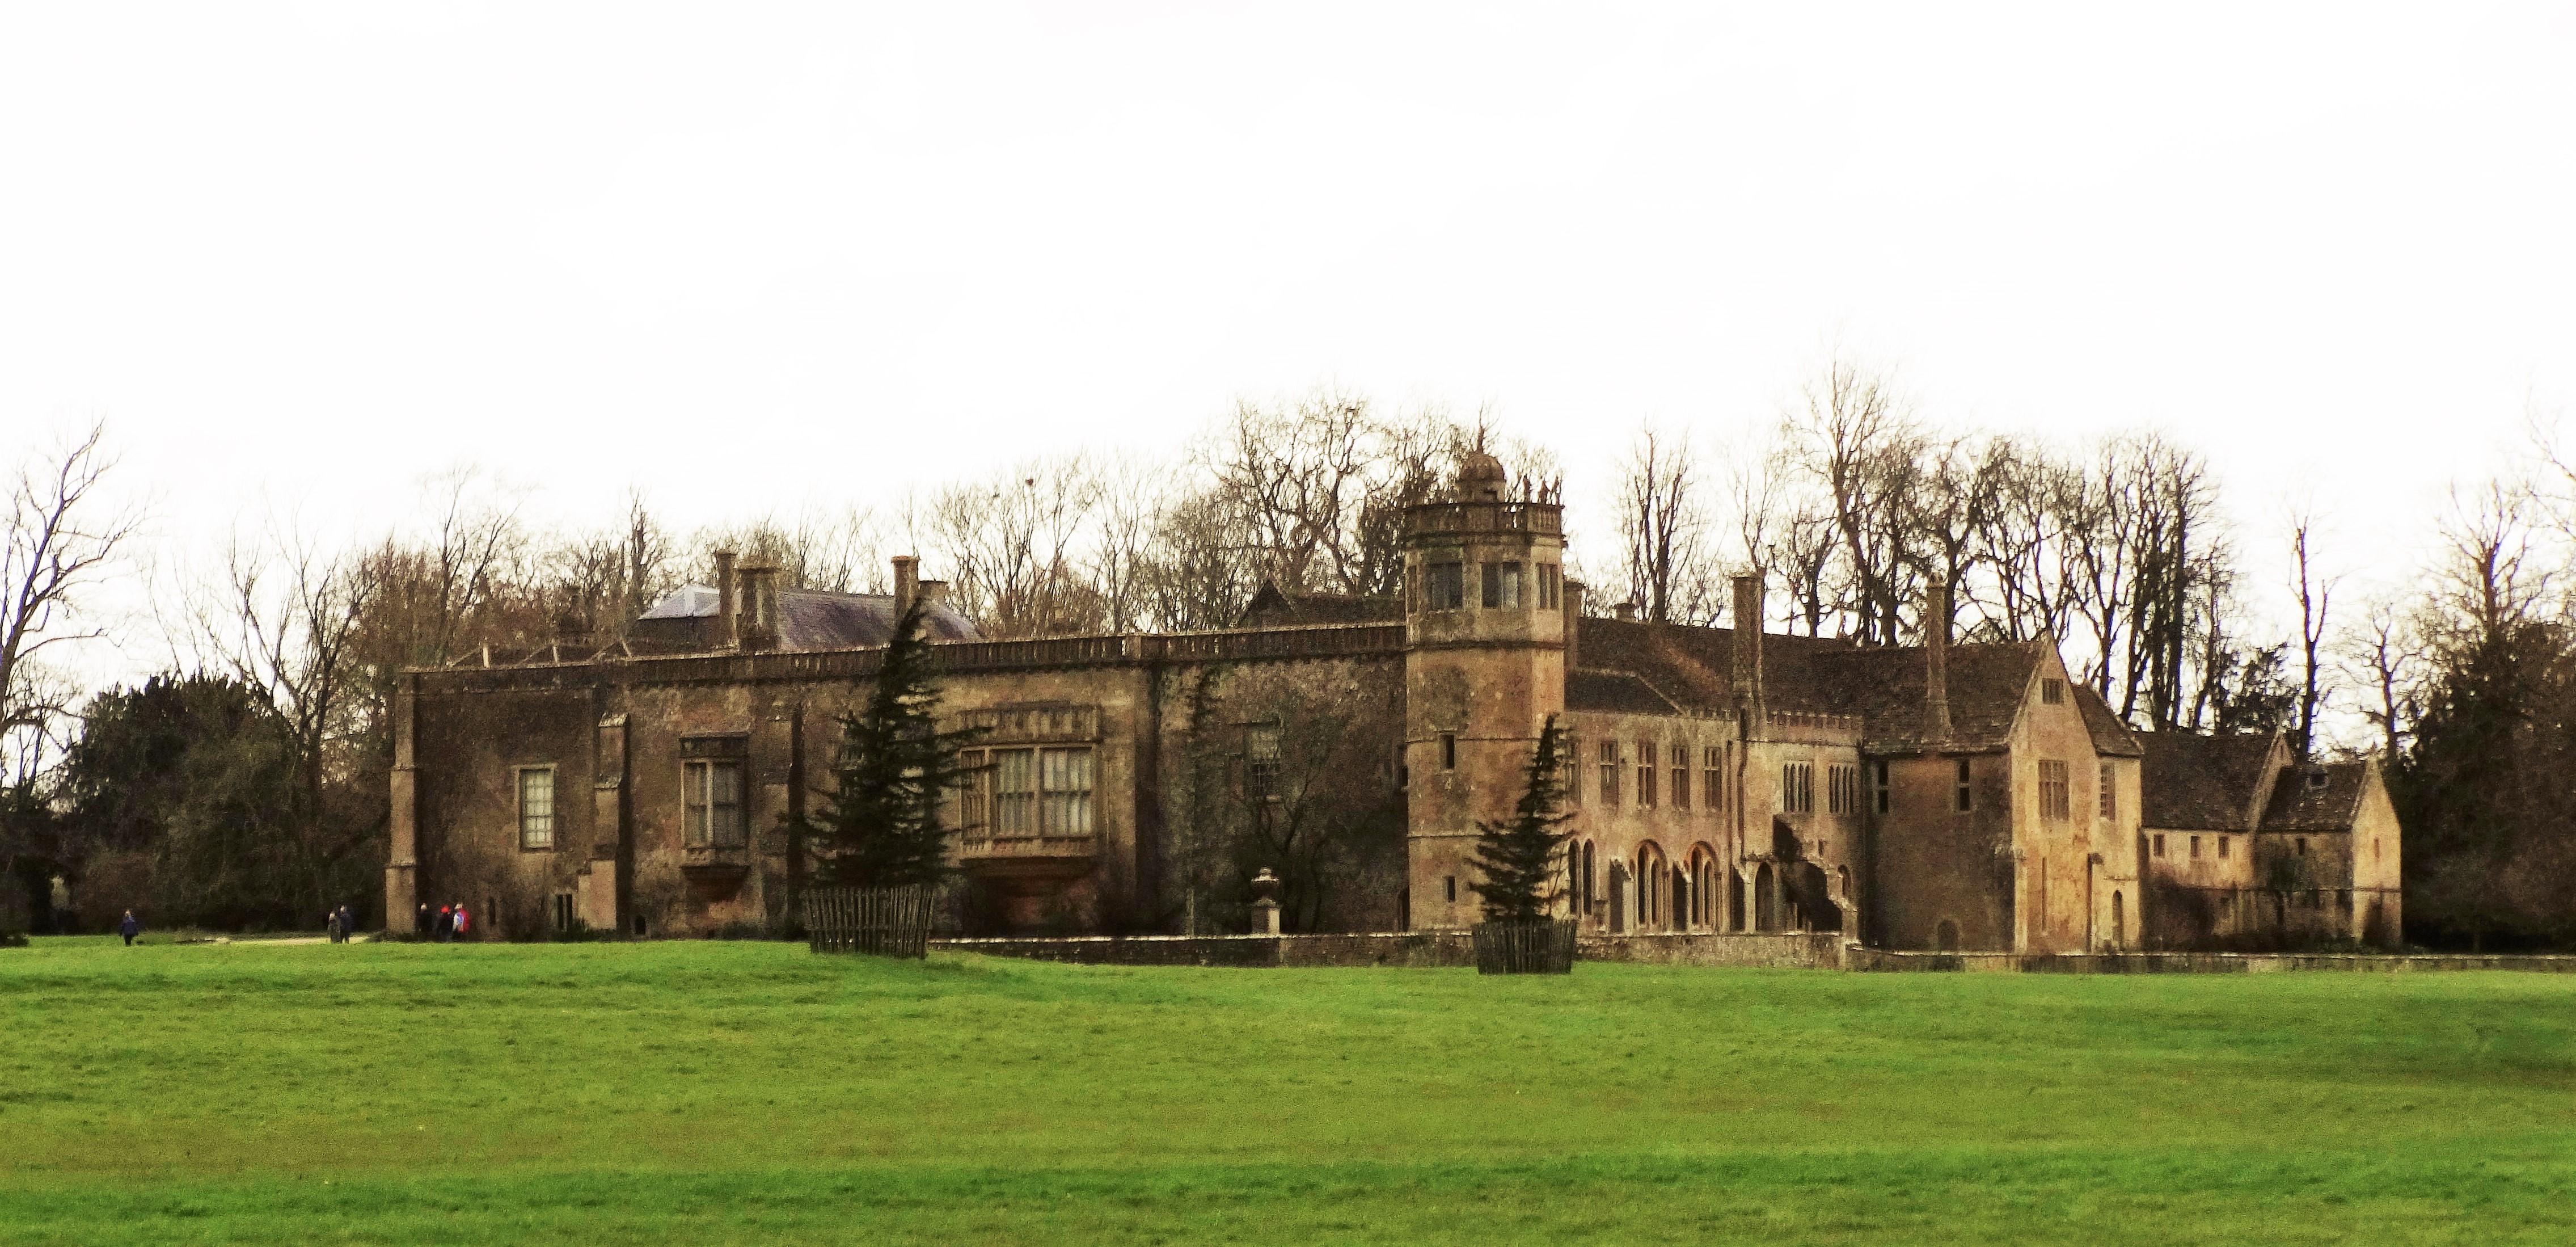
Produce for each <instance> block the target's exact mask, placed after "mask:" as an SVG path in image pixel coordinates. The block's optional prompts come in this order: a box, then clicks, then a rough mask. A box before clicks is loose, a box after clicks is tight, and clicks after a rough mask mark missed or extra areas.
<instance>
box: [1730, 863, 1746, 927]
mask: <svg viewBox="0 0 2576 1247" xmlns="http://www.w3.org/2000/svg"><path fill="white" fill-rule="evenodd" d="M1726 929H1727V930H1729V931H1741V930H1743V929H1744V876H1743V875H1742V874H1740V873H1738V872H1737V871H1736V870H1735V868H1734V867H1732V866H1730V867H1728V868H1727V871H1726Z"/></svg>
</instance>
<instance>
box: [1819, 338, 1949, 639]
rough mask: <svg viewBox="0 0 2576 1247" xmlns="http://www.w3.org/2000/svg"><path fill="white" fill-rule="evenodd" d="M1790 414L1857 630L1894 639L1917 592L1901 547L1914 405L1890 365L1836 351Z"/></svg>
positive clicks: (1914, 443) (1911, 472)
mask: <svg viewBox="0 0 2576 1247" xmlns="http://www.w3.org/2000/svg"><path fill="white" fill-rule="evenodd" d="M1788 423H1789V436H1790V439H1791V441H1792V442H1793V443H1794V444H1796V445H1798V446H1799V447H1800V449H1801V451H1802V453H1803V456H1804V461H1805V463H1806V464H1807V466H1808V468H1809V470H1810V471H1812V472H1814V473H1815V475H1816V477H1817V480H1818V481H1819V483H1820V484H1821V485H1822V486H1823V488H1824V492H1825V496H1826V498H1827V500H1828V501H1829V503H1830V513H1831V515H1832V517H1833V521H1834V530H1835V535H1836V537H1837V538H1838V539H1839V540H1840V542H1841V545H1842V550H1841V556H1842V571H1843V573H1844V575H1845V576H1847V577H1848V578H1849V581H1850V592H1849V594H1848V597H1849V599H1850V601H1851V605H1852V608H1853V613H1854V615H1855V624H1856V636H1857V637H1858V639H1860V640H1861V641H1863V642H1875V643H1880V644H1892V643H1894V642H1895V641H1896V640H1897V638H1898V636H1899V635H1900V627H1899V622H1900V619H1901V616H1902V612H1903V610H1904V608H1905V606H1906V605H1907V599H1908V598H1910V597H1912V596H1913V594H1912V593H1911V592H1910V588H1911V586H1910V585H1909V583H1908V578H1909V576H1910V575H1911V574H1912V571H1913V569H1914V568H1916V567H1919V566H1920V565H1921V560H1920V559H1918V558H1913V557H1909V554H1910V552H1909V551H1908V550H1907V549H1906V539H1907V537H1908V536H1910V535H1911V533H1910V531H1909V526H1908V523H1907V518H1908V517H1907V512H1908V510H1909V509H1910V506H1911V501H1912V495H1913V491H1914V490H1916V489H1917V488H1919V487H1920V484H1921V482H1920V481H1919V478H1918V468H1919V463H1918V460H1919V458H1920V456H1921V454H1922V450H1923V446H1922V442H1923V433H1922V430H1921V427H1920V425H1919V424H1918V423H1917V421H1916V419H1915V416H1914V413H1913V409H1912V406H1911V404H1910V402H1909V401H1908V400H1907V399H1906V398H1905V397H1904V396H1903V394H1902V393H1901V392H1900V391H1899V390H1898V388H1897V385H1896V381H1895V378H1894V377H1893V376H1892V375H1890V374H1888V373H1886V372H1884V371H1882V370H1878V369H1873V368H1870V367H1866V366H1864V365H1862V364H1859V363H1857V362H1855V361H1853V360H1851V359H1849V358H1845V357H1841V356H1836V357H1834V358H1832V359H1829V360H1828V361H1826V363H1825V366H1824V368H1823V370H1822V372H1821V373H1820V374H1819V375H1817V376H1816V377H1815V378H1813V379H1812V380H1810V381H1809V382H1808V384H1807V386H1806V389H1805V391H1804V395H1803V405H1802V407H1801V408H1800V409H1797V410H1794V411H1793V412H1792V413H1791V414H1790V416H1789V422H1788Z"/></svg>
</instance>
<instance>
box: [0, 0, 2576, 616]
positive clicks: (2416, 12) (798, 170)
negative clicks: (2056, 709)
mask: <svg viewBox="0 0 2576 1247" xmlns="http://www.w3.org/2000/svg"><path fill="white" fill-rule="evenodd" d="M2571 65H2576V16H2571V10H2570V8H2569V7H2568V6H2564V5H2555V6H2547V7H2533V8H2513V7H2503V8H2492V7H2487V6H2472V5H2465V4H2452V5H2438V6H2436V5H2423V6H2415V7H2413V8H2411V9H2376V8H2370V7H2365V6H2357V5H2348V4H2338V5H2317V6H2313V7H2289V6H2278V7H2268V6H2267V7H2261V8H2256V7H2255V6H2246V5H2241V4H2231V5H2223V6H2214V7H2209V8H2198V9H2195V8H2187V7H2177V6H2171V5H2155V6H2143V5H2142V6H2137V7H2135V8H2133V9H2131V10H2129V11H2128V12H2127V13H2125V14H2123V13H2118V12H2115V11H2113V10H2112V9H2111V7H2110V6H2093V5H2086V6H2069V5H2045V6H2032V7H2028V8H1967V7H1963V6H1952V5H1938V6H1933V5H1915V4H1908V5H1891V6H1884V7H1873V6H1857V5H1764V6H1758V7H1744V8H1737V7H1728V6H1717V5H1708V4H1687V5H1671V6H1637V5H1607V4H1583V5H1564V6H1558V7H1552V8H1531V7H1526V6H1507V5H1498V4H1492V3H1477V4H1462V5H1427V4H1426V5H1400V4H1387V3H1371V4H1360V5H1347V6H1337V5H1328V4H1318V3H1311V2H1307V3H1295V4H1283V5H1277V6H1262V7H1255V6H1239V5H1213V4H1169V5H1162V4H1037V5H967V4H949V3H943V4H912V5H903V6H883V7H877V6H861V5H852V4H833V5H818V6H812V7H797V6H754V5H747V4H725V5H705V6H700V7H696V8H670V7H664V6H648V5H642V4H634V3H621V4H615V5H599V6H570V5H533V4H525V3H509V4H489V5H474V4H460V3H447V4H440V5H436V6H424V7H422V8H419V9H392V8H375V7H370V6H362V5H356V4H348V3H317V4H311V5H294V6H283V7H260V6H254V5H249V4H223V5H206V4H186V5H173V6H167V7H155V6H135V5H121V4H105V3H82V4H35V3H12V4H7V5H6V6H5V7H0V427H5V429H6V430H7V432H8V439H7V440H8V442H9V443H10V444H12V445H13V446H14V445H16V444H19V443H21V442H22V440H23V439H24V437H25V436H26V435H30V434H37V433H41V432H43V431H45V430H47V429H51V428H55V427H58V426H60V425H61V424H63V423H66V422H69V421H76V420H80V419H85V418H88V417H91V416H103V417H105V418H106V419H107V420H108V421H109V422H110V425H111V428H112V431H113V434H114V436H115V438H116V439H117V441H118V442H119V443H120V445H121V446H122V447H123V449H124V451H125V455H126V460H125V461H126V465H127V475H128V479H129V482H131V483H134V484H137V485H148V486H149V488H151V489H152V490H154V491H156V492H157V494H158V495H159V497H160V499H161V501H160V515H161V517H162V523H163V526H164V529H165V531H167V532H169V533H172V534H181V535H184V534H187V533H191V532H203V531H206V530H208V529H211V528H214V527H219V526H221V525H222V524H224V523H226V522H228V521H229V520H230V519H231V517H232V516H233V515H234V514H235V513H236V512H238V511H240V510H241V509H242V508H243V507H245V506H253V505H257V504H258V500H259V498H260V497H261V495H262V492H263V491H266V492H267V493H268V494H269V495H271V496H281V495H282V496H286V497H290V498H294V499H300V500H301V501H302V503H303V506H304V509H305V512H306V514H307V516H308V517H309V518H316V517H327V518H328V521H329V522H332V523H345V524H346V525H348V526H349V528H350V530H351V531H357V530H360V529H365V528H371V527H375V526H378V525H382V524H385V523H388V522H391V521H392V520H394V519H395V518H396V517H397V516H398V514H399V513H400V512H401V511H402V510H403V508H404V507H405V506H406V505H407V504H408V503H409V502H410V501H411V499H412V497H413V494H412V486H413V483H414V482H415V481H416V480H417V479H418V478H419V477H420V476H422V475H423V474H424V473H426V472H427V471H429V470H431V469H434V468H436V467H439V466H442V465H445V464H448V463H451V462H454V461H457V460H460V459H473V460H479V461H481V462H483V463H485V464H489V465H492V466H495V467H499V468H503V469H505V470H506V471H508V472H510V473H512V474H513V475H515V476H517V477H518V478H520V479H522V480H525V481H528V482H531V483H533V484H536V485H538V486H540V487H541V488H542V490H543V504H542V505H543V509H544V510H545V511H547V512H551V513H556V514H566V515H575V516H581V517H583V518H590V517H592V516H595V515H596V516H604V514H605V512H607V511H608V510H609V509H610V508H611V507H613V506H614V504H615V500H616V498H617V496H618V495H619V494H621V493H622V492H623V491H624V490H625V488H626V487H627V486H629V485H630V484H637V485H641V486H643V487H644V488H645V489H646V490H647V491H648V492H649V493H650V494H651V495H652V496H653V497H654V498H655V499H656V501H657V503H658V505H659V506H660V507H661V508H662V509H663V510H664V511H665V512H666V513H667V514H668V515H669V516H670V517H671V518H672V519H673V520H674V521H676V522H677V523H679V524H680V525H681V526H683V527H686V526H689V525H692V524H695V523H698V522H703V521H707V520H711V519H716V518H720V517H723V516H727V515H745V514H749V513H753V512H757V511H760V510H763V509H765V508H768V507H771V506H777V505H793V504H794V503H795V502H797V501H799V500H802V499H806V498H809V497H816V496H822V497H833V496H844V495H852V494H867V493H883V494H888V495H890V494H892V493H895V492H899V491H900V489H901V487H902V486H903V485H904V484H906V483H908V482H911V481H915V480H920V481H928V480H934V479H937V478H942V477H950V476H955V475H959V474H963V473H980V472H983V471H985V470H989V469H993V468H998V467H1000V466H1002V465H1003V464H1004V463H1006V462H1007V461H1008V460H1009V459H1011V458H1013V457H1015V456H1016V455H1019V454H1021V453H1024V452H1033V451H1043V450H1055V449H1061V448H1068V447H1072V446H1077V445H1083V444H1089V445H1094V446H1100V445H1125V446H1135V447H1146V448H1153V447H1162V446H1168V445H1171V444H1173V443H1175V442H1177V440H1178V439H1180V438H1182V437H1184V436H1185V435H1187V434H1188V433H1189V432H1191V431H1193V430H1195V429H1196V428H1198V427H1200V426H1201V425H1202V424H1203V423H1204V422H1205V421H1207V420H1208V419H1209V418H1210V417H1211V416H1213V415H1215V414H1217V413H1219V412H1221V411H1222V410H1223V409H1224V408H1225V407H1226V406H1227V405H1228V404H1229V402H1230V401H1231V400H1232V399H1233V398H1234V397H1236V396H1237V395H1243V394H1251V395H1265V394H1273V393H1279V392H1294V391H1299V390H1303V389H1306V388H1308V387H1310V386H1312V385H1314V384H1315V383H1317V382H1319V381H1324V380H1335V381H1338V382H1340V383H1342V384H1344V385H1347V386H1350V387H1353V388H1356V389H1359V390H1362V391H1365V392H1368V393H1371V394H1374V395H1376V396H1379V397H1380V398H1382V399H1387V400H1390V401H1397V402H1405V401H1415V400H1425V399H1429V400H1445V401H1447V402H1450V403H1452V404H1453V405H1456V406H1460V407H1473V406H1475V405H1477V404H1480V403H1487V402H1490V403H1492V404H1493V405H1494V406H1495V407H1496V408H1497V410H1498V411H1499V412H1500V413H1501V414H1502V416H1503V417H1504V419H1505V421H1506V422H1507V424H1508V426H1509V427H1511V428H1512V429H1514V430H1515V431H1518V432H1520V433H1522V434H1525V435H1527V436H1530V437H1533V438H1535V439H1537V440H1540V441H1543V442H1547V443H1551V444H1553V445H1554V446H1555V447H1556V448H1557V449H1558V450H1559V452H1560V453H1561V454H1562V455H1563V457H1564V458H1565V460H1566V462H1567V464H1568V466H1569V467H1570V468H1571V469H1573V470H1574V472H1575V473H1576V478H1577V479H1576V482H1575V484H1576V486H1577V489H1578V499H1579V498H1580V496H1581V492H1582V491H1583V490H1584V489H1586V488H1588V487H1589V486H1591V485H1592V484H1593V483H1594V482H1597V481H1598V480H1599V479H1600V478H1602V477H1604V476H1606V475H1607V474H1608V471H1609V466H1610V463H1611V460H1612V459H1613V458H1614V457H1615V455H1616V453H1617V451H1618V448H1619V446H1620V444H1621V443H1622V442H1623V441H1624V440H1625V437H1626V435H1627V433H1628V432H1629V431H1630V430H1632V429H1633V428H1634V427H1635V425H1636V424H1637V422H1638V421H1640V420H1642V419H1645V418H1649V417H1651V418H1655V419H1658V420H1660V421H1663V422H1665V423H1667V424H1669V425H1675V426H1688V427H1691V428H1694V429H1697V430H1702V431H1703V432H1704V433H1705V434H1707V435H1711V436H1723V435H1727V434H1729V433H1731V432H1733V431H1735V430H1739V429H1742V428H1745V427H1747V426H1750V425H1753V424H1759V423H1767V422H1769V421H1770V420H1772V419H1773V418H1775V413H1776V412H1777V411H1778V409H1779V406H1780V404H1781V402H1782V401H1783V399H1784V398H1785V397H1786V396H1787V395H1789V394H1790V393H1792V392H1793V391H1794V388H1795V386H1796V383H1797V381H1798V379H1799V377H1800V375H1801V373H1802V371H1804V370H1805V369H1806V368H1808V367H1809V366H1810V365H1812V363H1813V362H1814V360H1815V359H1816V358H1817V356H1818V354H1819V351H1820V349H1821V346H1822V344H1823V343H1824V342H1826V341H1827V340H1828V339H1830V338H1834V337H1837V336H1839V337H1840V338H1841V339H1842V340H1844V341H1846V342H1849V343H1851V344H1854V345H1856V346H1858V347H1860V348H1862V349H1864V350H1866V351H1868V352H1870V353H1872V354H1875V355H1876V356H1878V357H1880V358H1882V359H1887V360H1892V361H1897V362H1900V363H1901V364H1902V365H1903V366H1904V368H1905V370H1906V372H1907V374H1908V375H1909V376H1910V378H1911V379H1912V381H1913V382H1914V384H1915V386H1916V388H1917V389H1918V390H1919V392H1920V393H1921V394H1922V396H1923V398H1924V400H1925V402H1926V405H1927V408H1928V409H1929V410H1930V411H1931V412H1932V413H1934V414H1936V415H1938V416H1941V417H1944V418H1947V419H1952V420H1956V421H1960V422H1975V423H1980V424H1984V425H1990V426H1995V427H2003V428H2015V429H2035V430H2046V431H2053V432H2057V433H2061V434H2064V435H2067V436H2069V437H2076V436H2082V435H2085V434H2088V433H2091V432H2095V431H2101V430H2107V429H2112V428H2118V427H2125V426H2131V425H2137V424H2141V423H2152V424H2157V425H2161V426H2164V427H2166V428H2168V429H2170V430H2172V431H2174V432H2175V433H2177V434H2179V435H2180V436H2182V437H2183V438H2185V439H2187V440H2189V441H2191V442H2194V443H2196V444H2198V445H2200V446H2201V447H2203V448H2205V449H2206V450H2207V451H2208V452H2209V453H2210V454H2211V456H2212V457H2213V458H2214V459H2215V460H2216V461H2217V463H2218V464H2219V466H2220V468H2221V470H2222V471H2223V473H2224V474H2225V475H2226V477H2227V479H2228V480H2229V482H2230V483H2231V486H2232V490H2231V495H2230V498H2231V502H2232V504H2233V505H2234V507H2235V509H2236V510H2237V511H2238V512H2239V513H2240V515H2242V516H2243V517H2244V518H2245V519H2247V520H2249V521H2263V520H2266V519H2268V518H2269V516H2270V515H2271V514H2272V513H2273V512H2274V511H2275V510H2277V507H2278V499H2279V498H2280V497H2282V496H2283V495H2284V494H2285V493H2286V492H2289V491H2294V490H2298V489H2309V490H2313V492H2314V493H2315V495H2316V496H2317V498H2318V500H2319V502H2320V503H2321V504H2322V505H2323V506H2324V507H2325V508H2326V509H2327V510H2328V511H2329V512H2330V513H2332V514H2333V515H2334V517H2335V520H2336V523H2337V526H2338V528H2339V530H2340V534H2341V536H2342V539H2343V546H2342V550H2343V556H2344V558H2345V560H2346V561H2348V562H2351V563H2355V564H2363V565H2367V564H2369V563H2370V562H2371V561H2372V560H2373V559H2376V558H2385V557H2388V555H2387V552H2388V551H2390V550H2394V549H2397V548H2400V547H2402V546H2404V545H2406V544H2408V543H2411V542H2412V541H2413V540H2414V539H2415V536H2416V535H2417V534H2419V533H2420V532H2422V531H2423V530H2424V529H2426V528H2428V527H2429V525H2430V523H2431V519H2432V515H2433V513H2434V511H2435V509H2436V507H2437V505H2438V502H2439V498H2440V495H2441V492H2442V490H2443V488H2444V487H2445V486H2446V484H2447V483H2448V482H2449V481H2450V480H2452V479H2453V478H2454V477H2460V476H2471V477H2474V476H2477V475H2479V474H2482V473H2484V472H2485V471H2487V470H2488V468H2489V467H2490V465H2491V464H2492V463H2493V462H2494V461H2495V457H2496V453H2497V448H2498V447H2499V446H2500V445H2502V444H2504V443H2506V442H2508V441H2510V440H2511V438H2512V437H2513V435H2514V432H2515V429H2516V427H2517V425H2518V424H2519V422H2520V421H2521V420H2522V419H2523V413H2524V410H2525V407H2526V404H2527V403H2528V402H2531V401H2533V400H2535V399H2536V400H2537V401H2539V402H2540V403H2541V404H2543V405H2563V404H2564V403H2566V402H2567V401H2568V397H2569V396H2570V395H2571V393H2576V301H2571V298H2570V293H2571V291H2576V231H2571V221H2576V211H2571V208H2576V204H2571V202H2570V201H2571V193H2570V192H2571V190H2576V143H2571V134H2570V128H2571V122H2576V71H2571V69H2570V66H2571ZM1577 522H1578V523H1580V517H1579V516H1578V517H1577Z"/></svg>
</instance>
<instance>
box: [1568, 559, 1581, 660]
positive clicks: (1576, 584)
mask: <svg viewBox="0 0 2576 1247" xmlns="http://www.w3.org/2000/svg"><path fill="white" fill-rule="evenodd" d="M1564 605H1565V670H1566V672H1567V674H1569V675H1570V674H1572V673H1573V671H1574V659H1575V651H1574V640H1575V637H1577V636H1578V635H1580V632H1579V629H1580V628H1581V627H1582V625H1583V582H1582V581H1580V580H1569V581H1566V582H1565V603H1564Z"/></svg>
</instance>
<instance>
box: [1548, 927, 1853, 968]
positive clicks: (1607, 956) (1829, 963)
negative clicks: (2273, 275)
mask: <svg viewBox="0 0 2576 1247" xmlns="http://www.w3.org/2000/svg"><path fill="white" fill-rule="evenodd" d="M1574 956H1575V960H1577V961H1626V962H1633V963H1636V964H1639V965H1659V966H1790V967H1796V968H1799V969H1810V970H1832V969H1837V968H1840V967H1841V965H1842V963H1843V937H1842V936H1841V935H1840V934H1837V933H1835V932H1831V931H1825V932H1811V931H1776V932H1764V933H1759V934H1756V933H1751V932H1745V933H1739V934H1733V935H1680V934H1669V933H1650V932H1631V933H1629V934H1625V935H1586V936H1583V937H1581V938H1579V939H1577V940H1576V941H1575V942H1574Z"/></svg>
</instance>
